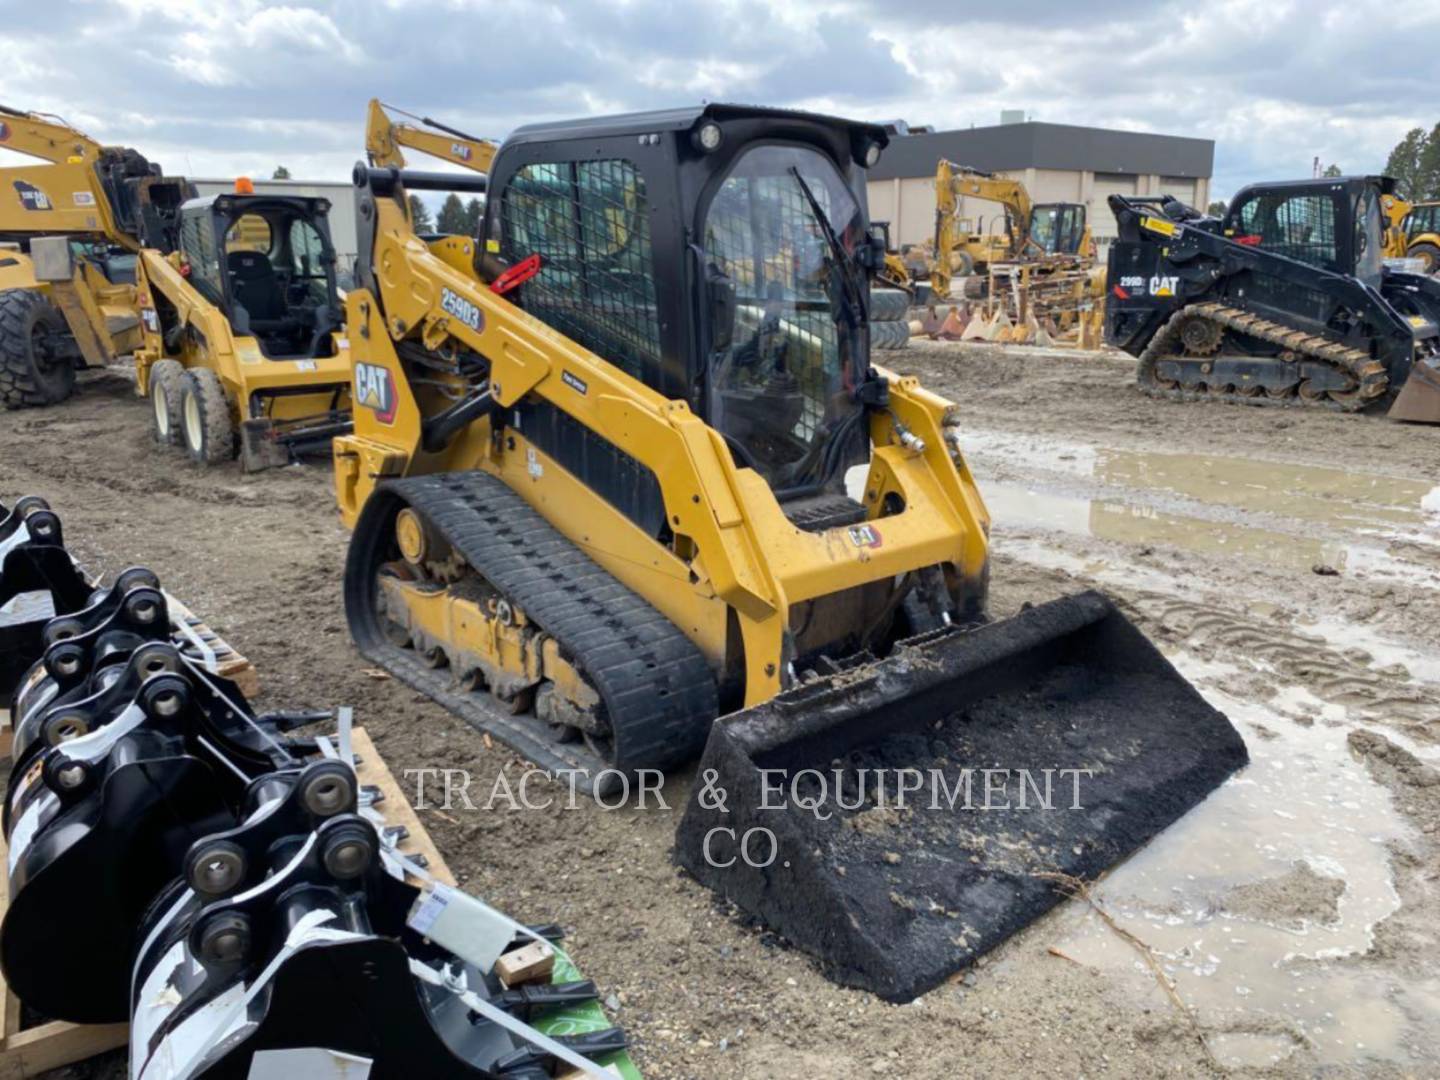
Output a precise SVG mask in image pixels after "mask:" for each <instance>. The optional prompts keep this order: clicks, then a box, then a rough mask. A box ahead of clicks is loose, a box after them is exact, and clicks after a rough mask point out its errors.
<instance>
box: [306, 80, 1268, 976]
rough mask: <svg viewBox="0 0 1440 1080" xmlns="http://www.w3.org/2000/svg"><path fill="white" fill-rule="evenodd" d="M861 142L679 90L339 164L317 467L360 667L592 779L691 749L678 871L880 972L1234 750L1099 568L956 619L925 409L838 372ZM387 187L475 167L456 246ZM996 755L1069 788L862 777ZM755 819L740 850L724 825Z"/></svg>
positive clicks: (940, 770)
mask: <svg viewBox="0 0 1440 1080" xmlns="http://www.w3.org/2000/svg"><path fill="white" fill-rule="evenodd" d="M885 145H886V135H885V132H884V129H883V128H880V127H877V126H872V125H867V124H860V123H853V122H850V121H845V120H839V119H834V118H829V117H823V116H816V115H811V114H806V113H799V112H790V111H783V110H774V109H765V108H756V107H748V106H729V105H717V104H712V105H707V106H704V107H701V108H688V109H675V110H670V111H664V112H653V113H640V114H633V115H628V116H619V117H613V118H600V119H588V120H581V121H576V122H573V123H555V124H542V125H534V126H528V127H523V128H520V129H519V130H517V131H516V132H515V133H514V134H512V135H511V136H510V138H509V139H508V140H507V141H506V142H505V143H504V145H503V146H502V147H501V148H500V149H499V151H498V152H497V153H496V154H495V156H494V160H493V162H492V163H491V168H490V172H489V175H488V176H478V175H477V176H461V175H458V174H456V175H452V174H438V175H437V174H434V173H412V172H406V171H403V170H400V169H396V168H393V167H374V166H367V165H360V166H357V168H356V182H357V185H358V187H359V189H360V190H359V209H358V213H359V226H360V228H359V232H360V239H359V246H360V257H359V261H358V266H359V270H358V274H359V281H360V283H359V287H358V288H357V289H355V290H354V291H353V292H351V293H350V294H349V295H348V297H347V325H348V327H349V333H350V337H351V342H352V359H353V361H354V399H355V403H356V409H355V430H354V433H353V434H352V435H349V436H346V437H344V438H339V439H337V440H335V443H334V454H335V481H336V491H337V498H338V502H339V506H340V510H341V514H342V516H343V518H344V520H345V522H346V523H347V525H349V526H351V527H352V529H353V536H352V540H351V545H350V551H349V556H348V559H347V565H346V570H345V601H346V607H347V615H348V619H349V622H350V627H351V631H352V634H353V635H354V637H355V640H356V642H357V644H358V645H359V648H360V650H361V651H362V653H363V654H364V655H365V656H366V657H367V658H368V659H369V660H371V661H372V662H375V663H378V664H381V665H383V666H384V667H386V668H387V669H389V670H390V671H392V672H394V673H395V674H396V675H397V676H398V677H399V678H401V679H403V680H404V681H406V682H407V683H409V684H411V685H413V686H415V687H416V688H418V689H420V690H422V691H424V692H425V693H427V694H429V695H430V696H431V697H433V698H434V699H435V700H437V701H439V702H441V703H443V704H445V705H446V706H448V707H449V708H451V709H452V710H454V711H455V712H456V713H458V714H459V715H461V716H462V717H464V718H465V719H467V720H469V721H470V722H471V723H473V724H474V725H475V726H476V727H478V728H480V729H481V730H483V731H486V732H489V733H492V734H493V735H495V737H497V738H499V739H501V740H503V741H504V742H506V743H508V744H509V745H510V746H512V747H514V748H515V749H517V750H518V751H520V752H521V753H523V754H524V755H525V756H526V757H528V758H530V759H531V760H532V761H534V762H536V763H538V764H539V765H541V766H544V767H546V768H549V769H555V770H559V769H573V770H576V771H577V772H576V773H575V776H576V777H577V786H583V787H588V788H591V789H593V790H595V791H597V792H601V793H607V792H611V791H613V789H614V787H615V786H616V785H623V784H624V783H626V782H628V779H629V777H630V776H631V775H633V774H634V773H636V772H637V771H638V770H642V769H666V768H669V767H672V766H678V765H680V764H683V763H685V762H687V761H690V760H692V759H694V758H695V757H696V756H697V755H699V754H701V753H702V751H703V753H704V764H703V766H702V776H703V777H706V778H707V780H706V783H707V784H709V783H710V782H711V781H713V782H714V783H715V784H716V785H717V786H719V787H721V788H723V789H726V790H728V791H729V793H730V798H729V801H728V805H727V804H726V800H725V799H724V798H723V797H722V798H721V799H720V800H719V801H718V803H717V802H715V801H714V800H707V799H705V798H704V797H703V795H704V792H703V791H701V790H700V789H701V787H702V784H701V783H700V782H698V781H697V784H696V789H697V790H696V801H695V802H693V803H692V804H691V806H690V807H689V809H688V810H687V811H686V815H685V820H684V824H683V825H682V827H681V830H680V833H679V839H678V843H677V848H676V858H677V859H678V860H679V861H680V862H681V863H682V864H683V865H684V866H685V867H687V868H688V869H689V870H690V871H691V872H692V873H694V874H695V876H697V877H698V878H699V879H700V880H702V881H704V882H705V883H706V884H707V885H710V886H711V887H713V888H715V889H717V890H718V891H720V892H722V893H723V894H725V895H726V896H729V897H731V898H732V899H734V900H735V901H736V902H737V903H739V904H740V905H741V906H742V907H744V908H746V910H748V911H751V912H753V913H755V914H758V915H760V916H761V917H763V918H764V919H766V920H767V921H769V922H770V923H771V925H772V926H773V927H774V928H775V929H776V930H778V931H779V932H781V933H783V934H785V935H787V936H788V937H789V938H790V939H791V940H792V941H794V942H796V943H797V944H799V945H801V946H802V947H803V948H805V949H807V950H808V951H810V952H813V953H815V954H816V955H817V956H819V957H820V958H821V959H822V961H823V963H824V964H825V966H826V968H827V970H828V971H830V972H831V974H833V975H834V976H835V977H836V978H838V979H841V980H844V981H846V982H849V983H852V984H854V985H859V986H865V987H868V988H871V989H873V990H875V991H876V992H878V993H881V994H884V995H886V996H887V997H892V998H896V999H903V998H906V997H909V996H913V995H914V994H915V993H918V992H921V991H923V990H925V989H927V988H929V987H931V986H933V985H935V984H936V983H937V982H938V981H940V980H941V979H943V978H944V977H945V976H946V975H947V974H948V973H949V972H952V971H953V970H955V968H956V967H957V966H959V965H961V964H964V963H966V962H968V961H969V960H970V959H972V958H973V957H974V956H975V955H977V954H978V953H980V952H983V951H985V950H986V949H988V948H990V947H992V946H993V945H995V944H996V943H997V942H998V941H1000V940H1002V939H1003V938H1004V937H1005V936H1007V935H1008V934H1010V933H1013V932H1014V931H1015V930H1016V929H1018V928H1019V927H1020V926H1022V925H1024V924H1025V923H1026V922H1028V921H1029V920H1030V919H1032V918H1034V917H1035V916H1036V915H1038V914H1039V913H1040V912H1042V911H1044V910H1045V909H1047V908H1048V907H1049V906H1051V905H1052V904H1054V903H1055V902H1056V901H1057V899H1058V896H1059V894H1058V893H1056V892H1055V890H1054V889H1053V888H1052V887H1051V885H1050V884H1049V881H1050V879H1048V878H1046V877H1045V876H1044V875H1045V874H1047V873H1051V872H1057V873H1061V874H1067V873H1068V874H1075V875H1079V876H1093V875H1094V874H1097V873H1099V872H1100V871H1101V870H1103V869H1104V868H1105V867H1107V866H1109V865H1111V864H1113V863H1114V862H1115V861H1117V860H1118V859H1121V858H1123V857H1124V856H1125V855H1126V854H1128V853H1129V852H1131V851H1133V850H1134V849H1135V848H1136V847H1138V846H1139V845H1141V844H1143V843H1144V842H1146V841H1147V840H1148V839H1149V838H1150V837H1152V836H1154V835H1155V834H1156V833H1157V832H1158V831H1160V830H1161V829H1163V828H1164V827H1165V826H1166V825H1168V824H1169V823H1170V822H1172V821H1174V820H1175V819H1176V818H1178V817H1179V816H1180V815H1182V814H1183V813H1184V812H1185V811H1186V810H1188V809H1189V808H1190V807H1191V806H1193V805H1194V804H1195V803H1196V802H1198V801H1199V800H1200V799H1202V798H1203V797H1204V796H1205V794H1206V793H1207V792H1209V791H1210V790H1211V789H1212V788H1213V787H1215V786H1216V785H1217V784H1219V783H1220V782H1221V781H1222V780H1223V779H1224V778H1225V777H1226V776H1227V775H1229V774H1230V772H1232V771H1233V770H1234V769H1236V768H1238V767H1239V766H1240V765H1242V764H1243V763H1244V761H1245V749H1244V745H1243V743H1242V742H1241V740H1240V738H1239V736H1238V735H1237V734H1236V732H1235V730H1234V729H1233V728H1232V727H1231V726H1230V724H1229V722H1228V721H1227V720H1226V719H1225V718H1224V717H1223V716H1222V715H1220V714H1219V713H1217V712H1216V711H1215V710H1213V709H1211V708H1210V707H1209V706H1208V705H1206V703H1205V702H1204V701H1203V700H1202V699H1201V698H1200V696H1199V695H1198V694H1197V693H1196V692H1195V691H1194V689H1193V688H1192V687H1191V686H1190V685H1189V684H1188V683H1187V682H1186V681H1185V680H1184V679H1183V678H1182V677H1181V676H1180V675H1179V674H1178V673H1177V672H1176V671H1175V670H1174V669H1173V668H1172V667H1171V666H1170V665H1169V663H1168V662H1167V661H1166V660H1165V659H1164V658H1163V657H1161V656H1160V654H1159V653H1158V652H1157V651H1156V650H1155V649H1154V647H1153V646H1151V645H1150V644H1149V643H1148V642H1147V641H1146V640H1145V639H1144V638H1143V637H1142V636H1141V635H1140V634H1139V633H1138V632H1137V631H1136V630H1135V629H1134V628H1133V627H1131V626H1130V624H1129V623H1128V622H1126V620H1125V619H1124V618H1123V616H1121V615H1120V614H1119V613H1118V612H1117V611H1116V610H1115V609H1114V608H1113V607H1112V606H1111V605H1110V604H1109V603H1108V601H1106V600H1105V599H1104V598H1102V597H1100V596H1098V595H1095V594H1082V595H1079V596H1075V597H1069V598H1066V599H1062V600H1060V601H1056V602H1054V603H1051V604H1047V605H1044V606H1042V607H1039V608H1035V609H1033V610H1030V611H1027V612H1025V613H1023V614H1022V615H1021V616H1019V617H1018V618H1015V619H1011V620H1006V621H1003V622H998V623H987V620H986V614H985V606H986V588H987V580H988V574H989V560H988V540H989V528H990V522H989V516H988V514H987V513H986V510H985V506H984V503H983V501H982V499H981V497H980V494H979V492H978V490H977V488H976V485H975V482H974V479H973V478H972V476H971V474H970V470H969V469H968V467H967V466H966V463H965V460H964V458H963V457H962V455H961V453H960V449H959V432H958V420H957V417H956V414H955V411H954V409H953V408H952V406H951V405H950V404H949V403H948V402H946V401H944V400H943V399H941V398H939V397H937V396H936V395H934V394H932V393H930V392H928V391H927V390H925V389H924V388H923V387H922V386H920V385H919V383H918V382H917V381H916V380H915V379H913V378H908V377H904V376H900V375H896V374H894V373H891V372H888V371H885V370H883V369H880V368H878V367H876V366H874V365H873V364H872V362H871V348H872V345H871V341H870V337H871V314H870V312H871V306H872V299H871V291H870V283H871V280H872V279H873V278H874V277H875V276H876V275H877V274H878V273H879V271H880V269H881V267H882V265H883V262H884V254H885V252H884V243H883V238H882V237H881V236H880V235H879V234H878V231H877V230H874V229H872V228H871V226H870V223H869V221H868V220H867V213H866V207H865V202H864V192H865V185H864V170H865V168H866V167H867V166H869V165H873V164H874V162H875V161H876V160H877V159H878V157H879V155H880V154H881V153H882V152H883V150H884V147H885ZM425 190H450V191H457V192H471V193H479V192H486V193H487V194H488V201H487V208H486V219H485V225H484V231H483V238H482V242H481V244H480V245H479V249H478V250H477V245H476V242H475V241H474V240H473V239H472V238H470V237H438V238H436V237H427V238H422V237H420V236H417V235H416V234H415V232H414V231H413V229H412V226H411V222H410V219H409V215H408V211H407V206H408V196H409V193H411V192H414V191H425ZM997 765H998V766H1005V767H1008V768H1013V769H1015V770H1017V771H1016V772H1015V773H1013V774H1011V775H1010V777H1009V779H1008V780H1003V781H1002V780H997V779H996V778H995V777H991V779H990V781H989V782H990V783H991V784H992V785H994V786H995V788H996V791H999V790H1002V789H1004V790H1007V791H1008V792H1009V794H1010V796H1011V797H1012V798H1013V797H1014V796H1015V795H1016V794H1017V789H1016V785H1017V783H1018V784H1021V786H1020V788H1019V790H1018V795H1019V803H1020V805H1021V807H1022V808H1023V807H1024V806H1025V805H1026V800H1025V797H1024V795H1025V788H1024V787H1023V782H1022V781H1020V780H1018V779H1017V778H1018V777H1019V775H1020V772H1019V770H1033V771H1034V776H1035V778H1036V779H1037V781H1038V780H1039V778H1040V777H1041V776H1042V775H1051V774H1047V773H1045V770H1051V773H1053V771H1054V770H1065V769H1069V770H1078V771H1080V772H1083V773H1084V774H1085V775H1086V776H1087V781H1086V783H1085V784H1084V785H1082V788H1081V790H1080V791H1079V792H1078V793H1077V797H1076V799H1075V800H1073V805H1074V807H1075V808H1074V809H1067V808H1070V807H1072V799H1071V796H1070V794H1069V792H1068V788H1067V791H1066V794H1065V798H1064V804H1063V807H1061V808H1059V809H1055V810H1048V811H1038V810H1036V809H1035V807H1034V806H1033V805H1032V806H1031V807H1030V809H1029V810H1028V811H1027V810H1024V809H1022V810H1020V811H1013V812H997V813H993V814H985V813H976V812H974V811H972V810H971V809H970V808H969V807H966V806H962V805H957V804H956V803H955V802H954V801H953V800H952V801H950V802H949V803H947V804H942V805H939V806H937V807H936V808H935V810H934V812H933V813H932V812H930V811H929V810H926V809H924V808H920V807H917V808H916V809H914V810H913V819H912V816H911V815H912V811H911V810H904V811H903V812H901V811H896V810H894V807H893V803H889V802H887V803H886V805H887V806H889V807H890V809H889V810H886V809H885V808H884V807H881V806H877V804H876V803H875V802H874V800H873V795H874V793H875V788H874V786H873V781H874V779H875V775H876V774H875V770H877V769H878V770H881V771H882V772H883V771H884V770H889V769H901V770H904V775H905V776H906V777H907V778H908V777H911V776H918V777H921V778H922V783H925V784H930V783H931V782H935V783H939V782H941V781H943V782H944V783H945V784H946V785H947V789H948V788H949V786H950V785H954V784H958V783H960V782H962V774H964V775H968V774H969V772H970V769H971V767H972V766H973V767H975V768H977V769H979V768H985V769H991V768H992V767H995V766H997ZM817 770H824V771H825V773H826V774H830V773H834V774H835V783H836V784H837V785H838V786H837V787H836V788H834V789H833V790H834V793H836V794H841V789H842V788H843V797H842V798H840V799H839V800H838V802H837V804H836V805H834V806H830V805H829V804H826V803H825V801H824V800H821V805H822V806H823V807H824V809H825V811H826V814H825V816H824V820H821V819H820V817H817V816H816V815H815V814H813V813H811V812H810V811H808V810H802V809H800V808H799V806H798V805H797V802H796V801H794V800H792V801H791V802H790V803H789V805H788V808H784V807H779V808H777V805H778V804H774V801H773V800H769V803H770V804H769V805H767V806H762V805H761V802H762V801H765V800H762V798H761V796H762V794H763V792H762V789H765V790H768V787H767V785H770V784H773V783H777V782H778V783H783V781H782V780H778V779H777V777H783V776H786V775H788V776H790V777H791V778H792V779H794V780H795V781H796V782H797V783H798V782H800V781H801V780H802V777H801V776H800V774H801V773H806V772H807V771H808V774H809V776H810V778H811V780H814V781H816V782H825V781H824V777H823V776H822V774H821V773H820V772H818V771H817ZM881 783H882V784H885V783H888V781H886V780H885V779H884V778H883V777H882V779H881ZM1007 785H1008V787H1007ZM905 786H906V787H907V789H908V790H910V791H911V793H912V794H914V793H915V792H916V791H918V788H915V787H911V786H910V780H909V779H907V780H906V781H905ZM857 788H858V790H859V792H860V794H859V795H858V796H857V795H856V791H857ZM977 790H978V788H977ZM867 792H868V793H869V794H867ZM812 793H813V792H812V791H811V789H810V788H805V790H804V791H802V792H800V794H801V795H803V797H804V798H805V799H809V798H810V795H811V794H812ZM892 794H893V792H892ZM722 795H723V792H722ZM782 802H783V800H782ZM877 810H878V811H879V813H878V814H877ZM754 829H762V830H767V831H768V832H769V834H770V836H771V837H772V839H774V840H775V841H776V842H777V844H778V845H779V847H780V849H781V851H780V853H779V854H778V855H777V856H776V857H775V858H774V859H772V860H771V861H770V862H764V861H763V860H760V859H753V860H741V859H740V858H738V857H737V856H736V854H735V850H734V845H733V844H732V845H731V847H730V848H729V849H725V846H724V843H723V839H724V836H725V835H726V834H728V835H729V836H731V837H732V838H733V837H734V836H735V835H736V833H737V832H738V833H740V834H743V835H747V836H748V835H749V834H750V832H751V831H752V830H754ZM754 847H755V845H753V844H752V845H749V848H754ZM712 856H714V857H712ZM722 856H723V857H722Z"/></svg>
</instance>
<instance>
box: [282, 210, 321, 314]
mask: <svg viewBox="0 0 1440 1080" xmlns="http://www.w3.org/2000/svg"><path fill="white" fill-rule="evenodd" d="M289 248H290V250H289V253H288V255H287V257H286V258H287V265H286V266H285V270H286V272H287V273H288V276H289V278H290V282H291V285H292V287H293V288H294V289H295V290H296V291H299V292H303V293H304V294H305V296H306V297H308V298H309V299H310V300H312V301H314V302H315V303H320V302H321V301H323V300H324V299H325V298H326V293H327V291H328V282H327V279H326V272H325V260H324V254H325V242H324V240H323V239H321V236H320V231H319V230H318V229H316V228H315V226H314V225H312V224H311V223H310V222H308V221H305V220H303V219H301V218H296V219H295V221H293V222H292V223H291V225H290V244H289Z"/></svg>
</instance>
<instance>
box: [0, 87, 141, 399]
mask: <svg viewBox="0 0 1440 1080" xmlns="http://www.w3.org/2000/svg"><path fill="white" fill-rule="evenodd" d="M0 149H5V150H13V151H15V152H16V153H20V154H25V155H27V156H29V157H33V158H36V159H38V161H40V162H42V163H43V164H34V165H20V166H11V167H7V168H3V169H0V405H4V406H5V407H7V408H12V409H16V408H23V407H26V406H33V405H52V404H55V403H56V402H60V401H63V400H65V399H66V398H67V397H69V396H70V394H71V392H72V391H73V390H74V387H75V373H76V371H77V370H78V369H80V368H83V367H87V366H88V367H99V366H102V365H104V364H107V363H111V362H113V361H114V360H116V359H117V358H118V357H120V356H122V355H125V354H127V353H129V352H131V351H133V350H134V349H135V348H136V347H137V346H138V345H139V342H140V319H139V316H138V314H137V312H136V304H135V252H136V250H137V249H138V247H139V243H138V241H137V239H136V232H137V231H138V223H139V217H140V214H141V207H142V205H143V203H144V199H145V193H146V189H147V187H148V185H149V184H150V183H151V181H152V180H153V178H154V177H155V175H156V174H157V173H158V171H159V170H158V169H157V168H155V167H153V166H152V165H151V164H150V163H149V162H148V161H146V160H145V158H144V157H142V156H141V155H140V154H139V153H137V152H136V151H134V150H129V149H125V148H121V147H106V146H101V145H100V144H99V143H97V142H95V140H93V139H91V138H90V137H89V136H87V135H85V134H84V133H82V132H80V131H77V130H76V129H74V128H73V127H71V126H69V125H68V124H66V123H65V122H64V121H63V120H61V119H59V118H58V117H52V116H42V115H40V114H37V113H30V112H23V111H21V110H18V109H11V108H7V107H5V106H0Z"/></svg>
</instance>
